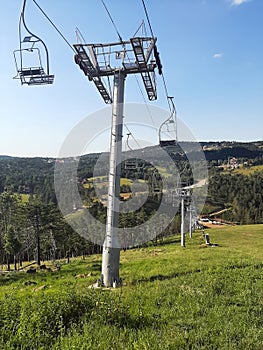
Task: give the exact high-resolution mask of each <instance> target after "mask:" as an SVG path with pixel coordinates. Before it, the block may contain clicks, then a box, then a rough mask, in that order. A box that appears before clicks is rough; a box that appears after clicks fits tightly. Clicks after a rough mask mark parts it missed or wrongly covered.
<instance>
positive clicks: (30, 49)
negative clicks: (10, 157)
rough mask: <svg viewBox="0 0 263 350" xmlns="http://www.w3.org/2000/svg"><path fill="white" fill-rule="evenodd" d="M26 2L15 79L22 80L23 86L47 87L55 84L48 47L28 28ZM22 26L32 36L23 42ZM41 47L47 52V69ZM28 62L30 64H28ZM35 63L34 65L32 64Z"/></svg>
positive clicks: (16, 58) (16, 54)
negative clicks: (50, 69)
mask: <svg viewBox="0 0 263 350" xmlns="http://www.w3.org/2000/svg"><path fill="white" fill-rule="evenodd" d="M25 5H26V0H24V5H23V9H22V12H21V16H20V21H19V41H20V45H19V49H18V50H15V51H14V58H15V64H16V70H17V75H16V76H15V77H14V79H20V81H21V84H22V85H24V84H27V85H46V84H53V82H54V75H51V74H49V58H48V50H47V46H46V44H45V43H44V41H43V40H42V39H40V38H39V37H38V36H36V35H34V34H33V33H32V32H31V31H30V30H29V29H28V28H27V26H26V23H25V18H24V11H25ZM22 24H23V26H24V29H25V30H26V31H27V33H29V34H30V35H27V36H25V37H24V39H23V40H22V37H21V31H22ZM41 46H42V50H44V52H45V56H46V65H45V68H44V66H43V64H42V60H41V50H40V49H41ZM26 62H30V64H27V63H26ZM31 63H33V65H32V64H31Z"/></svg>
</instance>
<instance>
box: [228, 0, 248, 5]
mask: <svg viewBox="0 0 263 350" xmlns="http://www.w3.org/2000/svg"><path fill="white" fill-rule="evenodd" d="M248 1H249V0H232V2H231V5H232V6H239V5H241V4H244V3H245V2H248Z"/></svg>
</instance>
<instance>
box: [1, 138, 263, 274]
mask: <svg viewBox="0 0 263 350" xmlns="http://www.w3.org/2000/svg"><path fill="white" fill-rule="evenodd" d="M201 145H202V148H203V150H204V153H205V156H206V159H207V166H208V170H209V185H208V195H207V199H206V203H205V206H204V208H203V215H209V214H210V213H212V212H214V211H219V210H222V209H227V210H226V211H225V212H224V213H223V214H222V216H221V219H223V220H227V221H228V222H232V223H233V224H260V223H263V193H262V188H263V167H262V168H261V165H262V164H263V142H254V143H248V144H240V143H233V142H221V143H219V142H217V143H216V142H207V143H202V144H201ZM187 147H188V149H189V152H191V144H189V145H187ZM187 147H184V148H187ZM151 152H152V154H153V157H154V154H155V149H154V148H153V149H152V151H151ZM167 152H170V156H171V158H172V159H173V161H174V162H175V164H176V166H177V168H178V169H181V174H182V178H183V180H182V183H185V184H191V183H192V180H193V179H192V172H191V169H190V167H189V164H188V161H187V157H185V155H182V152H180V149H178V148H171V147H170V148H169V149H167ZM98 158H99V154H89V155H85V156H82V157H81V158H80V159H78V170H77V184H78V190H79V194H80V197H81V199H82V203H83V205H85V209H86V210H89V212H90V213H91V214H92V216H94V217H95V218H96V219H98V220H99V221H100V222H103V223H105V222H106V206H105V203H104V204H103V203H101V202H100V201H99V200H98V198H97V196H96V191H95V189H94V183H93V182H92V181H89V179H91V178H92V176H93V169H94V166H95V164H96V162H97V160H98ZM63 161H64V160H61V159H60V160H56V159H54V158H16V157H4V156H1V157H0V264H2V265H3V264H5V265H6V266H7V268H8V269H9V268H10V264H13V266H14V269H19V268H20V266H21V265H22V262H23V261H36V263H37V264H39V265H40V263H41V261H44V260H53V261H55V260H56V259H60V258H67V259H68V260H69V259H70V258H71V257H74V256H81V255H82V256H85V255H90V254H93V253H99V252H100V251H101V246H99V245H96V244H94V243H91V242H89V241H88V240H85V239H84V238H83V237H81V236H80V235H79V234H78V233H76V232H75V231H74V230H73V229H72V227H71V226H70V225H69V224H68V223H67V221H66V220H65V218H64V217H63V215H62V214H61V212H60V210H59V208H58V205H57V198H56V194H55V191H54V169H55V166H56V164H57V162H63ZM74 161H75V160H74V159H67V162H74ZM102 168H103V167H102ZM102 168H101V169H100V170H101V174H105V169H102ZM179 172H180V171H179ZM121 176H122V177H123V178H127V179H131V181H133V180H134V179H139V180H140V181H144V182H145V183H147V184H148V186H149V194H148V197H147V201H146V202H145V203H144V205H143V206H142V207H141V208H140V209H138V210H136V211H134V212H129V213H126V214H121V215H120V220H119V226H120V227H122V228H125V227H133V226H135V225H138V224H140V223H143V222H145V221H147V220H148V219H149V218H150V217H151V216H152V215H153V214H154V213H155V211H156V210H158V207H159V205H160V201H161V198H162V194H161V188H162V176H161V175H160V173H158V171H157V170H156V169H154V171H153V170H152V168H151V167H149V165H147V164H136V167H133V168H128V167H125V166H123V167H122V175H121ZM168 182H169V181H168ZM104 187H105V188H104V191H105V193H107V188H106V186H104ZM101 188H102V189H103V184H101ZM121 192H123V193H127V194H129V193H131V184H129V183H128V182H127V183H125V184H123V185H122V186H121ZM72 205H73V204H72ZM74 210H76V211H80V212H81V210H83V207H81V206H80V207H78V206H77V207H76V208H75V209H74ZM180 220H181V219H180V215H179V214H177V215H175V217H174V219H173V221H172V222H171V224H170V225H169V226H168V227H167V228H166V229H165V230H161V231H162V234H161V235H159V236H157V237H156V239H155V240H154V244H157V243H158V242H159V243H160V242H161V241H162V239H163V238H164V237H166V236H169V235H172V234H177V233H179V231H180ZM160 226H161V223H160Z"/></svg>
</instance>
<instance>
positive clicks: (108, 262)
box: [74, 37, 161, 287]
mask: <svg viewBox="0 0 263 350" xmlns="http://www.w3.org/2000/svg"><path fill="white" fill-rule="evenodd" d="M156 40H157V39H156V38H155V37H133V38H131V39H130V40H128V41H122V40H121V41H120V42H118V43H108V44H75V45H74V48H75V50H76V55H75V62H76V63H77V64H78V65H79V67H80V69H81V70H82V71H83V73H84V74H85V75H86V76H87V77H88V79H89V80H90V81H92V82H93V83H94V84H95V86H96V88H97V89H98V91H99V93H100V94H101V96H102V98H103V100H104V102H105V103H107V104H112V125H111V142H110V158H109V175H108V186H109V187H108V201H107V221H106V235H105V240H104V243H103V254H102V271H101V283H102V286H104V287H112V286H116V285H118V284H119V283H120V276H119V264H120V244H119V239H118V221H119V194H120V177H121V152H122V137H123V135H122V133H123V104H124V83H125V78H126V76H127V75H128V74H138V73H139V74H140V75H141V77H142V80H143V84H144V87H145V90H146V93H147V95H148V98H149V100H151V101H153V100H156V99H157V94H156V81H155V68H156V67H158V70H159V73H160V72H161V63H160V59H159V54H158V51H157V47H156ZM160 74H161V73H160ZM103 77H107V78H108V79H109V77H113V96H111V91H110V89H109V88H108V89H107V88H106V87H105V84H104V82H103Z"/></svg>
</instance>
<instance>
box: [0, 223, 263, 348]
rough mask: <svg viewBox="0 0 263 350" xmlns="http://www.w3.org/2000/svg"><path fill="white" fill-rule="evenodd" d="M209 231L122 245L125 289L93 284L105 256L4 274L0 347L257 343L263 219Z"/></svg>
mask: <svg viewBox="0 0 263 350" xmlns="http://www.w3.org/2000/svg"><path fill="white" fill-rule="evenodd" d="M207 232H208V231H207ZM209 234H210V241H211V242H212V243H217V244H218V246H216V247H206V246H205V245H204V239H203V237H202V235H201V233H200V232H195V233H194V237H193V239H191V240H190V239H187V240H186V248H181V247H180V242H179V237H172V238H170V239H169V240H168V241H167V242H166V244H164V245H161V246H158V247H154V246H149V247H145V248H141V249H135V250H130V251H126V252H122V253H121V276H122V278H123V287H122V288H119V289H113V290H94V289H89V288H88V286H89V285H90V284H91V283H93V282H94V281H95V280H96V279H97V278H99V276H100V264H101V257H100V256H90V257H88V258H86V259H85V260H83V259H79V260H78V259H76V260H74V261H72V262H71V263H70V264H66V263H63V264H62V267H61V269H60V270H58V271H54V272H48V271H38V272H37V273H36V274H34V275H30V274H26V273H21V272H20V273H16V274H4V275H3V276H1V277H0V286H1V287H0V348H1V349H30V350H32V349H63V350H64V349H68V350H69V349H70V350H72V349H78V350H79V349H83V350H84V349H85V350H86V349H116V350H117V349H118V350H119V349H125V350H126V349H139V350H141V349H151V350H152V349H180V350H181V349H198V350H199V349H207V350H210V349H220V350H224V349H225V350H227V349H238V350H240V349H244V350H248V349H251V350H252V349H253V350H254V349H255V350H261V349H262V348H263V278H262V276H263V275H262V269H263V262H262V257H263V225H255V226H252V225H250V226H235V227H230V226H229V227H224V228H220V229H217V230H210V231H209Z"/></svg>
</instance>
